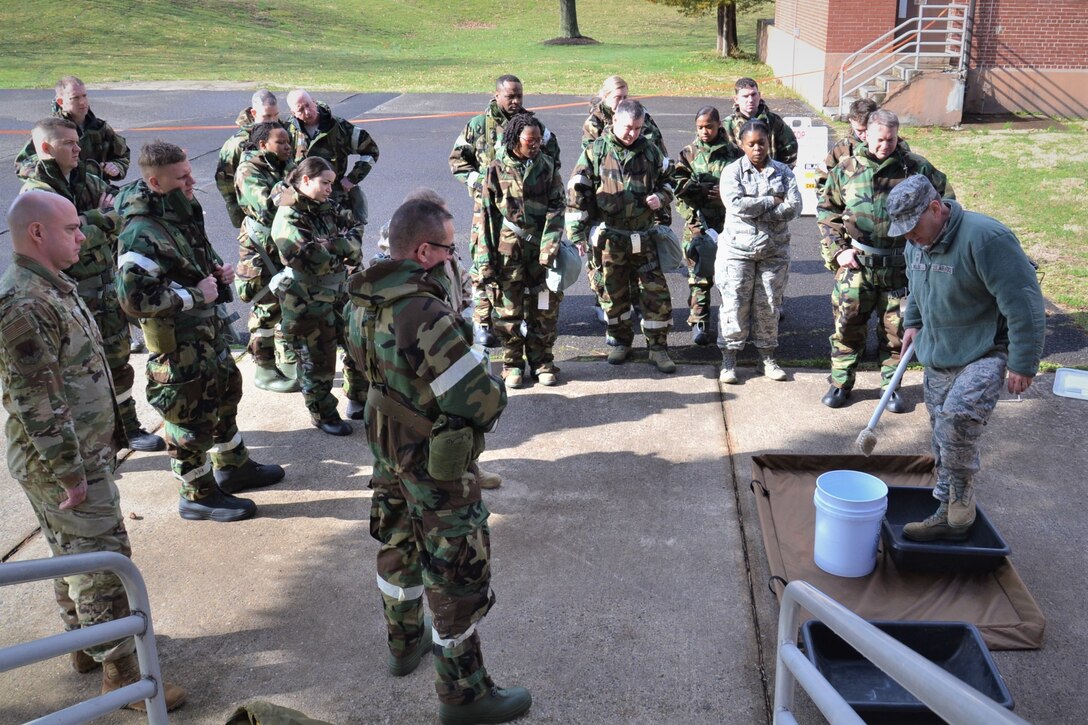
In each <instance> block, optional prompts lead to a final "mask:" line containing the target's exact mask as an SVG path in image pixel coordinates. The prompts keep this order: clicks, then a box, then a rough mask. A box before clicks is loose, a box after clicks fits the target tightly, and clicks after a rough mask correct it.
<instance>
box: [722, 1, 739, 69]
mask: <svg viewBox="0 0 1088 725" xmlns="http://www.w3.org/2000/svg"><path fill="white" fill-rule="evenodd" d="M739 45H740V43H739V42H738V41H737V6H736V4H735V3H729V4H728V5H726V6H725V49H726V53H727V54H728V55H729V56H730V57H732V58H735V57H736V56H737V55H739V54H740V47H739Z"/></svg>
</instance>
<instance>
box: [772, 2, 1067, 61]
mask: <svg viewBox="0 0 1088 725" xmlns="http://www.w3.org/2000/svg"><path fill="white" fill-rule="evenodd" d="M1072 1H1075V0H1072ZM895 8H896V0H778V2H776V3H775V9H774V26H775V27H776V28H778V29H779V30H781V31H783V32H785V33H788V34H790V35H793V34H794V29H795V28H800V30H801V32H800V35H798V36H797V37H798V38H799V39H800V40H803V41H804V42H806V43H808V44H810V45H813V46H815V47H817V48H821V49H823V50H825V51H827V52H828V53H852V52H854V51H855V50H857V49H858V48H860V47H862V46H863V45H865V44H867V43H868V42H869V41H871V40H873V39H874V38H876V37H878V36H880V35H882V34H884V33H886V32H887V31H889V30H891V29H892V28H893V27H895ZM829 18H830V22H829V20H828V19H829Z"/></svg>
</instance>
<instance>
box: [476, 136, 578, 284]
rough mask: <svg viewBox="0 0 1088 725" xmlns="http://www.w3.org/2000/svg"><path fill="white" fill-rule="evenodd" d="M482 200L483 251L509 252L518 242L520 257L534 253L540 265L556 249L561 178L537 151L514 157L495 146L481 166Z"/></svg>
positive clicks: (561, 204)
mask: <svg viewBox="0 0 1088 725" xmlns="http://www.w3.org/2000/svg"><path fill="white" fill-rule="evenodd" d="M483 205H484V210H485V213H486V219H487V223H486V224H485V225H484V228H483V238H484V240H485V243H486V244H487V247H488V249H489V250H492V251H493V252H499V253H501V254H504V255H506V256H509V255H510V253H511V251H512V250H513V248H514V247H522V248H523V255H522V256H523V257H525V258H528V257H535V258H537V259H538V260H539V262H540V264H541V265H543V266H548V265H549V264H550V263H551V261H552V260H553V259H554V258H555V255H556V254H558V252H559V242H560V238H561V237H562V235H563V212H564V210H565V209H566V200H565V198H564V193H563V179H562V178H561V177H560V176H559V171H558V170H557V169H556V168H555V165H554V163H553V162H552V159H551V157H550V156H548V155H547V154H545V153H544V152H543V151H541V153H540V154H539V155H538V156H537V157H536V158H535V159H519V158H517V157H515V156H514V155H512V154H510V153H509V152H507V150H506V147H505V146H502V147H500V148H499V152H498V155H497V156H496V157H495V160H494V161H492V162H491V165H490V166H488V168H487V176H486V177H485V180H484V195H483ZM504 220H505V223H504ZM511 226H514V227H517V228H518V230H520V233H519V232H518V231H515V230H513V229H511Z"/></svg>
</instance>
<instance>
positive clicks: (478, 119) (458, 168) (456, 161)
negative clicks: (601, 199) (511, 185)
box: [450, 98, 560, 200]
mask: <svg viewBox="0 0 1088 725" xmlns="http://www.w3.org/2000/svg"><path fill="white" fill-rule="evenodd" d="M507 120H508V117H507V115H506V113H505V112H504V111H503V110H502V107H500V106H499V102H498V101H496V100H495V99H494V98H492V99H491V102H490V103H489V104H487V110H486V111H484V112H483V113H481V114H480V115H478V116H473V117H472V118H470V119H469V122H468V123H467V124H465V128H464V129H463V130H462V131H461V135H459V136H458V137H457V140H456V141H454V142H453V150H452V151H450V173H452V174H453V176H454V178H455V179H457V180H458V181H460V182H461V183H462V184H464V185H465V187H466V188H467V189H468V193H469V196H471V197H472V198H473V199H474V200H478V199H477V197H478V195H479V193H480V190H481V189H482V188H483V176H484V174H486V173H487V167H488V165H490V164H491V162H492V160H494V158H495V156H496V155H497V153H498V151H499V149H501V148H502V147H503V141H502V130H503V128H504V127H505V126H506V121H507ZM540 153H541V154H547V155H548V156H549V157H551V160H552V162H553V164H554V165H555V168H556V169H559V166H560V160H559V140H558V139H557V138H556V137H555V134H553V133H552V132H551V131H549V130H548V129H547V127H545V128H544V135H543V138H541V141H540Z"/></svg>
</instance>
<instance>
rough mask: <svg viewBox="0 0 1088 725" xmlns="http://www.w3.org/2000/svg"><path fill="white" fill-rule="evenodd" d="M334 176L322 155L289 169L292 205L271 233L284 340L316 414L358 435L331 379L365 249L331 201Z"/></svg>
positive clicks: (319, 421)
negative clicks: (351, 282) (352, 273)
mask: <svg viewBox="0 0 1088 725" xmlns="http://www.w3.org/2000/svg"><path fill="white" fill-rule="evenodd" d="M335 181H336V172H335V171H334V169H333V167H332V164H330V163H329V162H328V161H325V160H324V159H322V158H320V157H316V156H310V157H307V158H305V159H303V160H302V161H301V162H300V163H299V165H298V166H296V167H295V169H294V170H293V171H291V173H290V174H288V176H287V184H288V186H290V187H291V189H292V190H293V191H294V194H293V196H294V199H293V203H292V204H291V205H290V206H286V205H281V206H280V208H279V209H278V210H277V211H276V217H275V219H274V220H273V221H272V239H273V241H274V242H275V244H276V248H277V249H278V250H279V254H280V258H281V260H282V261H283V264H284V265H285V267H284V270H283V271H282V272H280V273H279V274H277V275H276V276H275V277H274V278H273V280H272V285H273V289H274V290H275V291H276V294H277V295H279V297H280V306H281V309H282V313H283V323H282V324H283V334H284V341H285V342H286V343H287V344H288V345H290V346H291V347H293V348H294V349H295V352H296V354H297V355H298V361H299V362H298V380H299V383H300V384H301V386H302V395H303V397H304V398H305V399H306V408H307V410H309V411H310V418H311V420H312V422H313V424H314V425H315V426H316V427H318V428H320V429H321V430H322V431H324V432H326V433H328V434H329V435H336V436H344V435H350V434H351V430H352V429H351V424H350V423H348V422H346V421H345V420H343V419H342V418H341V417H340V414H339V412H337V410H336V397H335V396H333V394H332V381H333V377H334V375H335V373H336V346H337V343H338V342H341V341H343V339H344V315H343V303H344V300H345V295H346V290H347V288H346V283H347V276H348V273H347V267H348V266H355V265H358V264H359V263H360V261H362V254H363V253H362V244H361V242H360V240H359V236H358V227H357V226H356V225H355V224H354V220H353V219H351V218H350V217H349V215H348V214H344V213H341V212H340V210H339V208H338V207H337V206H336V205H334V204H333V203H332V201H331V200H330V197H331V196H332V190H333V183H334V182H335ZM281 203H282V202H281ZM346 377H347V375H345V378H346Z"/></svg>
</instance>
